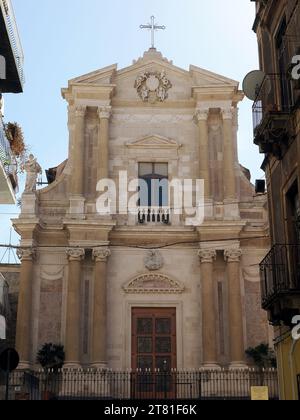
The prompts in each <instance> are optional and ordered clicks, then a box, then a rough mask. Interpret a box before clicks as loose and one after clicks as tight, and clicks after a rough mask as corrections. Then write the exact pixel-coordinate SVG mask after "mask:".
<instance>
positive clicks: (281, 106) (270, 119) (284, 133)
mask: <svg viewBox="0 0 300 420" xmlns="http://www.w3.org/2000/svg"><path fill="white" fill-rule="evenodd" d="M293 82H294V81H292V80H291V79H289V78H288V77H287V76H285V75H282V74H269V75H266V77H265V79H264V81H263V83H262V85H261V87H260V90H259V92H258V95H257V98H256V100H255V102H254V104H253V108H252V111H253V129H254V143H255V144H256V145H258V146H259V147H260V152H261V153H271V154H273V155H274V156H275V157H277V158H278V159H281V158H282V154H283V150H284V148H285V147H286V146H287V145H288V141H289V132H290V120H291V115H292V112H293V110H294V108H295V101H294V89H293Z"/></svg>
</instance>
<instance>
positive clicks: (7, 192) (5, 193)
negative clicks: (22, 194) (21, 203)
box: [0, 120, 18, 204]
mask: <svg viewBox="0 0 300 420" xmlns="http://www.w3.org/2000/svg"><path fill="white" fill-rule="evenodd" d="M17 189H18V178H17V174H16V164H15V158H14V156H13V153H12V151H11V148H10V144H9V141H8V139H7V137H6V134H5V130H4V126H3V123H2V121H1V120H0V204H15V201H16V198H15V194H16V192H17Z"/></svg>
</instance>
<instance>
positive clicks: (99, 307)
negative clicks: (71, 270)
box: [91, 247, 111, 369]
mask: <svg viewBox="0 0 300 420" xmlns="http://www.w3.org/2000/svg"><path fill="white" fill-rule="evenodd" d="M110 255H111V252H110V250H109V249H108V248H105V247H101V248H95V249H93V258H94V260H95V271H94V273H95V274H94V295H93V296H94V312H93V322H92V325H93V326H92V329H93V330H92V352H91V353H92V360H91V364H92V366H93V367H95V368H98V369H99V368H100V369H101V368H105V367H107V260H108V258H109V257H110Z"/></svg>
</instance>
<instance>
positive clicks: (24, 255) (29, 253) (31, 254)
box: [17, 248, 36, 262]
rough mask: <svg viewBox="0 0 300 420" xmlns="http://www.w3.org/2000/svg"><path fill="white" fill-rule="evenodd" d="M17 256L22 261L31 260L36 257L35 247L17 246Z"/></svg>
mask: <svg viewBox="0 0 300 420" xmlns="http://www.w3.org/2000/svg"><path fill="white" fill-rule="evenodd" d="M17 256H18V257H19V259H20V260H21V262H23V261H33V260H34V259H35V257H36V249H35V248H19V249H18V250H17Z"/></svg>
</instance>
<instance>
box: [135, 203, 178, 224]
mask: <svg viewBox="0 0 300 420" xmlns="http://www.w3.org/2000/svg"><path fill="white" fill-rule="evenodd" d="M170 213H171V212H170V208H169V207H140V208H139V210H138V223H139V224H140V225H169V224H170Z"/></svg>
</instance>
